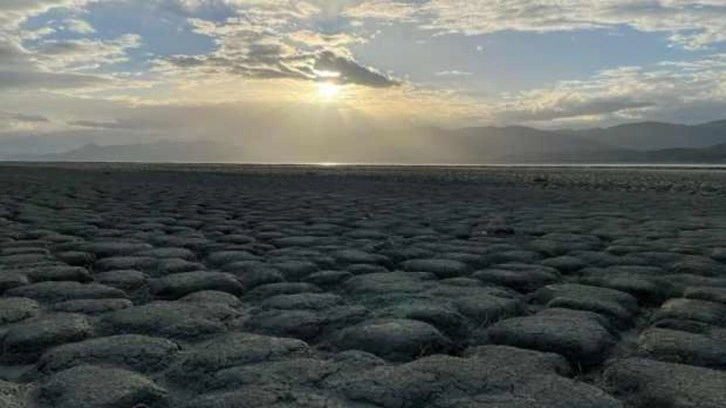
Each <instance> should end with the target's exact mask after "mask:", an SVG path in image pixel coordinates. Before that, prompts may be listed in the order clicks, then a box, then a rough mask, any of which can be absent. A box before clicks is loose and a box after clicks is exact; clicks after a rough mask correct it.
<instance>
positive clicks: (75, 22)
mask: <svg viewBox="0 0 726 408" xmlns="http://www.w3.org/2000/svg"><path fill="white" fill-rule="evenodd" d="M63 28H64V29H65V30H67V31H71V32H74V33H78V34H93V33H95V32H96V30H95V29H94V28H93V27H92V26H91V25H90V24H89V23H88V22H87V21H84V20H79V19H74V18H71V19H67V20H65V21H64V22H63Z"/></svg>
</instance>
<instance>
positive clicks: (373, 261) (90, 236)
mask: <svg viewBox="0 0 726 408" xmlns="http://www.w3.org/2000/svg"><path fill="white" fill-rule="evenodd" d="M724 193H726V172H720V171H703V170H663V169H661V170H658V169H541V168H540V169H524V168H522V169H512V168H508V169H504V168H502V169H468V168H366V167H352V168H316V167H274V166H267V167H265V166H258V167H245V166H186V167H185V166H172V165H55V166H44V165H32V166H31V165H26V166H23V165H3V166H0V406H1V407H10V408H16V407H74V408H75V407H134V406H138V407H142V406H143V407H189V408H192V407H194V408H197V407H202V408H203V407H215V408H219V407H396V408H400V407H437V408H464V407H527V408H534V407H552V408H559V407H567V408H569V407H592V408H596V407H597V408H600V407H602V408H610V407H612V408H615V407H638V408H639V407H643V408H645V407H670V408H695V407H707V408H711V407H713V408H717V407H726V371H725V370H726V205H724V204H725V203H726V195H725V194H724Z"/></svg>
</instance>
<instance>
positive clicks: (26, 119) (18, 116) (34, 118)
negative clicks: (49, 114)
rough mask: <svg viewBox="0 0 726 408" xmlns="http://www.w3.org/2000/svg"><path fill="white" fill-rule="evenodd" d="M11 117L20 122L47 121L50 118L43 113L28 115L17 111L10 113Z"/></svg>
mask: <svg viewBox="0 0 726 408" xmlns="http://www.w3.org/2000/svg"><path fill="white" fill-rule="evenodd" d="M11 118H12V119H15V120H17V121H20V122H49V121H50V120H49V119H48V118H46V117H45V116H43V115H28V114H23V113H17V114H14V115H11Z"/></svg>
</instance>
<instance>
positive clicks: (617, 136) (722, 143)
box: [0, 121, 726, 164]
mask: <svg viewBox="0 0 726 408" xmlns="http://www.w3.org/2000/svg"><path fill="white" fill-rule="evenodd" d="M15 143H16V144H17V140H16V141H15ZM0 151H2V141H0ZM11 158H14V159H19V160H44V161H129V162H192V163H193V162H196V163H200V162H210V163H214V162H276V163H310V162H341V163H401V164H425V163H431V164H487V163H492V164H494V163H499V164H506V163H659V162H661V163H724V162H726V121H719V122H711V123H706V124H703V125H698V126H687V125H674V124H667V123H658V122H642V123H635V124H628V125H620V126H614V127H610V128H599V129H587V130H578V131H575V130H567V131H565V130H562V131H547V130H538V129H533V128H528V127H523V126H508V127H468V128H460V129H442V128H436V127H423V128H405V129H388V130H372V129H369V130H366V131H363V130H358V131H343V130H339V129H335V128H327V129H325V130H324V131H321V132H320V133H318V134H314V135H310V136H307V137H305V136H304V135H296V137H285V136H284V135H283V136H280V135H276V136H274V137H273V136H268V137H259V138H250V139H248V141H247V142H246V143H241V144H240V145H234V144H228V143H221V142H212V141H209V142H206V141H168V140H167V141H158V142H152V143H130V144H123V145H99V144H94V143H89V144H86V145H83V146H81V147H79V148H76V149H72V150H67V151H65V152H62V153H53V154H45V155H42V154H40V155H39V154H37V153H32V154H26V155H23V156H19V155H14V156H11Z"/></svg>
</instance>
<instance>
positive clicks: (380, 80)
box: [315, 51, 399, 88]
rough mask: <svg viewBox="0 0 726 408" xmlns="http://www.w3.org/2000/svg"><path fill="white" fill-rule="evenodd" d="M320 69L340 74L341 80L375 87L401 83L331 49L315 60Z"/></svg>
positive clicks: (317, 68)
mask: <svg viewBox="0 0 726 408" xmlns="http://www.w3.org/2000/svg"><path fill="white" fill-rule="evenodd" d="M315 69H316V70H318V71H332V72H337V73H339V74H340V78H339V80H340V81H342V82H343V83H352V84H357V85H364V86H370V87H374V88H387V87H390V86H395V85H398V84H399V83H398V82H397V81H395V80H393V79H391V78H389V77H387V76H385V75H383V74H381V73H380V72H377V71H376V70H374V69H372V68H368V67H364V66H363V65H360V64H359V63H357V62H356V61H353V60H351V59H348V58H345V57H341V56H339V55H335V54H334V53H332V52H330V51H323V52H321V53H320V54H319V55H318V58H317V60H316V61H315Z"/></svg>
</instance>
